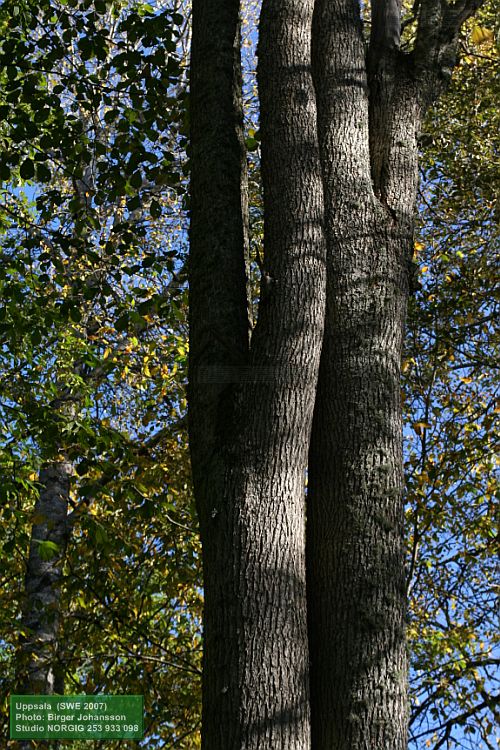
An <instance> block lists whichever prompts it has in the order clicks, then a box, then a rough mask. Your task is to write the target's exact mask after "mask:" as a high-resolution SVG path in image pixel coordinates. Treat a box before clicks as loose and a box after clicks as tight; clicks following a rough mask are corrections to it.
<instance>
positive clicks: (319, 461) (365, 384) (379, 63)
mask: <svg viewBox="0 0 500 750" xmlns="http://www.w3.org/2000/svg"><path fill="white" fill-rule="evenodd" d="M389 11H390V13H391V14H393V13H394V4H392V6H391V8H389ZM380 18H382V19H385V15H384V11H383V9H382V12H380V9H379V15H376V14H375V17H374V25H375V27H376V29H377V33H375V32H373V34H372V50H371V55H370V59H371V61H372V67H371V68H370V69H369V70H368V71H367V66H366V62H365V50H364V41H363V38H362V30H361V20H360V11H359V4H358V3H357V2H355V1H354V0H334V1H333V2H332V1H331V0H328V2H326V0H318V2H317V4H316V12H315V21H314V31H313V66H314V76H315V85H316V91H317V97H318V99H317V101H318V131H319V140H320V149H321V158H322V166H323V175H324V187H325V232H326V239H327V248H328V250H327V258H328V260H327V312H326V322H325V337H324V343H323V351H322V359H321V367H320V377H319V384H318V394H317V400H316V408H315V415H314V424H313V433H312V439H311V448H310V457H309V491H308V501H307V571H308V579H307V584H308V610H309V644H310V652H311V707H312V708H311V711H312V748H313V750H358V749H359V750H361V748H363V749H364V748H370V750H383V749H384V750H385V749H386V748H390V749H391V750H404V748H406V747H407V719H408V706H407V659H406V643H405V618H406V594H405V574H404V573H405V569H404V563H405V545H404V538H403V521H404V506H403V462H402V415H401V395H400V363H401V353H402V343H403V334H404V322H405V315H406V306H407V297H408V271H409V268H410V264H411V256H412V250H413V215H414V208H415V198H416V184H417V183H416V177H417V171H416V129H417V127H418V122H419V120H418V115H419V105H418V101H417V99H416V96H415V90H414V89H412V86H411V82H410V79H409V78H407V77H406V73H405V71H404V67H402V66H401V60H399V61H398V62H399V64H400V65H399V67H398V65H396V64H395V62H396V56H397V55H398V54H399V53H398V50H397V45H398V41H399V35H398V34H397V33H396V32H395V24H394V19H393V15H391V18H392V19H393V20H392V23H391V24H389V23H386V20H382V26H381V29H382V31H381V35H380V34H379V33H378V32H379V31H380V26H379V25H378V24H380ZM340 39H341V40H342V44H340V43H339V40H340ZM396 70H397V71H398V74H397V75H396ZM369 84H370V89H369Z"/></svg>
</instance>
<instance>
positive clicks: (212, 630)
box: [189, 0, 325, 750]
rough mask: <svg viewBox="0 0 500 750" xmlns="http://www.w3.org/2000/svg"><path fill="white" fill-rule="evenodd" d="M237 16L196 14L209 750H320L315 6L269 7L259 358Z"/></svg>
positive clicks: (195, 206) (194, 358)
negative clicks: (313, 502)
mask: <svg viewBox="0 0 500 750" xmlns="http://www.w3.org/2000/svg"><path fill="white" fill-rule="evenodd" d="M237 13H238V5H237V3H235V4H234V7H233V9H232V13H231V14H228V4H227V3H224V2H215V1H212V2H206V0H204V2H199V3H198V4H197V3H196V2H195V4H194V7H193V51H192V71H191V81H192V89H191V101H192V117H193V130H192V149H193V171H192V183H191V192H192V214H191V283H190V295H191V297H190V307H191V320H190V325H191V339H190V340H191V345H190V388H189V401H190V444H191V456H192V464H193V476H194V484H195V495H196V499H197V504H198V510H199V516H200V527H201V535H202V542H203V558H204V583H205V613H204V685H203V726H202V737H203V747H204V748H206V749H207V750H208V749H210V750H214V749H215V748H217V750H226V749H227V750H229V748H231V750H265V749H269V750H308V748H309V745H310V737H309V726H310V722H309V695H308V650H307V619H306V597H305V513H304V472H305V468H306V461H307V449H308V443H309V433H310V428H311V421H312V413H313V405H314V394H315V388H316V380H317V372H318V367H319V358H320V347H321V339H322V332H323V319H324V302H325V294H324V286H325V257H324V254H325V249H324V241H323V233H322V215H323V205H322V185H321V174H320V165H319V155H318V146H317V138H316V111H315V102H314V92H313V86H312V78H311V73H310V49H309V48H310V27H311V16H312V2H302V1H300V2H298V0H293V1H290V0H288V2H285V3H283V2H280V3H277V2H272V1H271V2H270V1H268V2H264V5H263V11H262V18H261V28H260V42H259V86H260V93H261V123H262V139H263V154H262V158H263V162H262V173H263V182H264V196H265V197H264V204H265V214H266V219H265V243H266V244H265V265H266V276H268V277H269V279H268V281H267V282H263V285H262V298H261V304H260V307H259V319H258V323H257V326H256V329H255V332H254V334H253V336H252V342H251V349H250V350H248V345H247V341H248V336H247V331H246V321H247V311H246V300H245V295H244V292H245V278H244V249H243V244H244V243H243V230H242V226H243V219H242V217H241V214H238V213H237V208H236V207H237V206H238V205H239V198H238V195H239V192H238V191H239V189H240V184H241V176H242V168H241V153H240V151H239V148H240V145H239V144H240V142H241V141H240V137H239V136H240V128H241V114H240V101H239V97H240V91H239V90H236V92H235V88H234V81H235V80H237V81H238V79H239V75H238V74H235V68H236V69H238V67H239V59H238V57H237V55H235V54H234V47H233V43H234V40H235V39H237V36H238V35H237ZM211 24H212V26H211ZM204 77H206V81H205V83H204ZM214 78H215V83H214ZM208 83H210V85H215V87H216V88H215V89H214V91H213V92H212V93H213V95H211V94H210V91H211V89H210V88H207V85H208ZM195 112H196V116H195V114H194V113H195ZM221 118H224V126H223V124H222V122H221ZM221 132H223V133H225V134H226V136H229V134H230V135H231V139H232V140H231V145H229V143H228V142H226V143H223V142H221V138H220V133H221ZM214 209H215V210H214ZM227 279H231V280H232V281H231V283H226V280H227ZM221 295H222V296H221ZM228 306H229V312H228Z"/></svg>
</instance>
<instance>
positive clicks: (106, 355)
mask: <svg viewBox="0 0 500 750" xmlns="http://www.w3.org/2000/svg"><path fill="white" fill-rule="evenodd" d="M110 354H111V347H110V346H107V347H106V349H105V350H104V354H103V355H102V358H103V359H107V358H108V357H109V355H110Z"/></svg>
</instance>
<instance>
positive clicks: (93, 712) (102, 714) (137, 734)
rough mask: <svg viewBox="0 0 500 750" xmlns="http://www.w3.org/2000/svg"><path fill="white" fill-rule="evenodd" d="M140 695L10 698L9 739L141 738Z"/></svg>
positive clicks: (28, 696) (141, 699)
mask: <svg viewBox="0 0 500 750" xmlns="http://www.w3.org/2000/svg"><path fill="white" fill-rule="evenodd" d="M143 714H144V710H143V696H142V695H11V696H10V738H11V740H57V739H61V740H73V739H75V740H77V739H78V740H81V739H83V740H93V739H114V740H128V739H132V740H135V739H138V740H139V739H142V737H143V735H144V727H143Z"/></svg>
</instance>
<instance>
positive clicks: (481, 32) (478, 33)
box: [472, 26, 493, 44]
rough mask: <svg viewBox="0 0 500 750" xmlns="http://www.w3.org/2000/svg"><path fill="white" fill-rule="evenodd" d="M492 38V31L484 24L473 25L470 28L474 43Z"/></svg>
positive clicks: (482, 42) (480, 42) (481, 42)
mask: <svg viewBox="0 0 500 750" xmlns="http://www.w3.org/2000/svg"><path fill="white" fill-rule="evenodd" d="M491 39H493V32H492V30H491V29H487V28H485V27H484V26H474V28H473V29H472V41H473V42H474V44H484V43H485V42H489V41H491Z"/></svg>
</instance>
